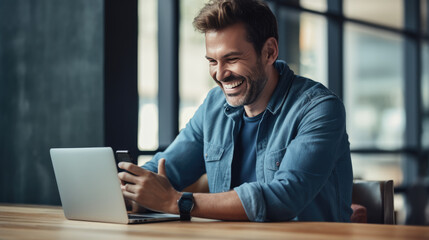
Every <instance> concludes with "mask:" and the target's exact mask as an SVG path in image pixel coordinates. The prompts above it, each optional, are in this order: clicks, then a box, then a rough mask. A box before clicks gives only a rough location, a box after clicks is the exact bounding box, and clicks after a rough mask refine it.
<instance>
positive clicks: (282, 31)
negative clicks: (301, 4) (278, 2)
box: [278, 7, 328, 86]
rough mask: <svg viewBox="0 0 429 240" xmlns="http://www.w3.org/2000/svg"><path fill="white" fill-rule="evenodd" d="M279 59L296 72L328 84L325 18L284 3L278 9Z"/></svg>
mask: <svg viewBox="0 0 429 240" xmlns="http://www.w3.org/2000/svg"><path fill="white" fill-rule="evenodd" d="M278 22H279V51H280V54H279V59H281V60H285V61H286V62H287V63H288V65H289V67H290V68H291V69H292V70H293V71H294V72H295V73H296V74H299V75H302V76H305V77H308V78H311V79H313V80H315V81H318V82H321V83H322V84H325V86H326V85H327V82H328V80H327V49H326V46H327V35H326V31H327V21H326V18H325V17H323V16H319V15H316V14H311V13H301V12H299V11H296V10H293V9H288V8H286V7H283V8H281V9H280V11H279V16H278Z"/></svg>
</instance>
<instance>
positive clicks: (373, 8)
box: [343, 0, 404, 28]
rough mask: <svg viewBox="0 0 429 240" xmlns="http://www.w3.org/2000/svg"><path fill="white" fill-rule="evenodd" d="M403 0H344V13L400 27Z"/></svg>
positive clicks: (402, 19) (347, 15)
mask: <svg viewBox="0 0 429 240" xmlns="http://www.w3.org/2000/svg"><path fill="white" fill-rule="evenodd" d="M403 2H404V1H403V0H375V1H374V0H359V1H357V0H344V6H343V7H344V15H345V16H346V17H348V18H353V19H359V20H363V21H368V22H372V23H377V24H381V25H386V26H389V27H396V28H402V27H403V25H404V24H403V22H404V13H403V9H404V7H403Z"/></svg>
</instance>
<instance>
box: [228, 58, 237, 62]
mask: <svg viewBox="0 0 429 240" xmlns="http://www.w3.org/2000/svg"><path fill="white" fill-rule="evenodd" d="M237 60H238V58H228V62H236V61H237Z"/></svg>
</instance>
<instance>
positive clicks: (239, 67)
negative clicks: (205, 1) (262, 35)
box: [206, 23, 267, 106]
mask: <svg viewBox="0 0 429 240" xmlns="http://www.w3.org/2000/svg"><path fill="white" fill-rule="evenodd" d="M206 58H207V60H208V61H209V65H210V67H209V69H210V75H211V76H212V78H213V79H214V80H215V82H216V83H217V84H218V85H219V86H220V87H221V88H222V90H223V92H224V94H225V96H226V100H227V101H228V103H229V104H230V105H231V106H243V105H251V104H253V103H255V102H256V101H257V100H258V98H259V95H260V93H261V92H262V90H263V89H264V87H265V84H266V83H267V76H266V74H265V72H264V66H263V64H262V62H261V58H260V57H258V55H257V54H256V51H255V49H254V47H253V45H252V44H251V43H250V42H248V41H247V40H246V29H245V27H244V25H243V24H241V23H238V24H234V25H232V26H230V27H227V28H225V29H222V30H219V31H209V32H207V33H206Z"/></svg>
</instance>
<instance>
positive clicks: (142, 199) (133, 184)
mask: <svg viewBox="0 0 429 240" xmlns="http://www.w3.org/2000/svg"><path fill="white" fill-rule="evenodd" d="M118 166H119V168H122V169H124V170H127V171H128V172H130V173H132V174H130V173H127V172H121V173H119V174H118V176H119V179H120V180H121V182H122V184H121V189H122V193H123V195H124V197H125V198H128V199H130V200H133V201H135V202H137V203H138V204H140V205H141V206H143V207H145V208H148V209H151V210H154V211H160V212H166V213H174V214H178V213H179V210H178V207H177V200H179V198H180V197H181V193H179V192H177V191H176V190H175V189H174V188H173V186H171V184H170V181H168V179H167V175H166V172H165V159H160V160H159V162H158V174H156V173H153V172H151V171H148V170H145V169H143V168H141V167H139V166H137V165H135V164H132V163H128V162H120V163H119V164H118Z"/></svg>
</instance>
